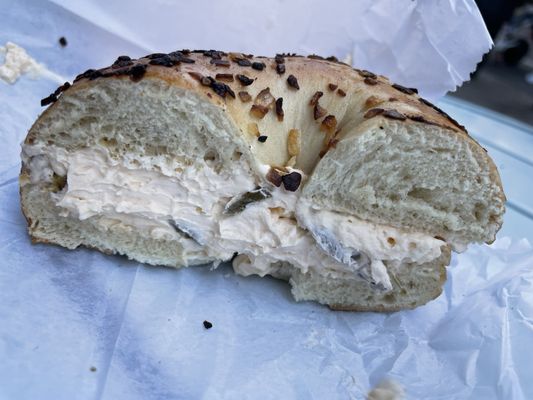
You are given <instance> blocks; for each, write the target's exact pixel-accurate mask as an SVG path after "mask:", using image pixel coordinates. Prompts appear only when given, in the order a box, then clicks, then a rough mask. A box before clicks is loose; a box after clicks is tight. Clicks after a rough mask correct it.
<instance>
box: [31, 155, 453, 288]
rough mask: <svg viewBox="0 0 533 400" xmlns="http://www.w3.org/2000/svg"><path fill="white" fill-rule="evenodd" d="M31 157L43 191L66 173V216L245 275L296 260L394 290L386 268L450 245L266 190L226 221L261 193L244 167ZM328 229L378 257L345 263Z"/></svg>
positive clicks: (60, 199)
mask: <svg viewBox="0 0 533 400" xmlns="http://www.w3.org/2000/svg"><path fill="white" fill-rule="evenodd" d="M23 159H24V160H25V162H26V163H27V164H28V165H29V168H30V170H31V175H30V178H31V181H32V182H34V183H35V182H38V181H51V179H52V177H53V175H54V174H56V175H60V176H65V174H66V176H67V185H66V186H65V188H64V189H63V190H62V191H60V192H58V193H54V194H52V198H53V200H54V201H55V204H56V205H57V206H58V207H60V208H61V215H63V216H70V217H73V218H79V219H80V220H85V219H88V218H92V219H93V220H94V221H95V223H96V224H97V225H98V226H99V228H100V229H102V230H107V229H110V228H111V227H113V226H115V225H117V224H119V225H121V227H125V228H126V229H129V230H135V231H136V232H139V234H141V235H144V236H146V237H152V238H156V239H166V240H177V241H180V242H181V243H182V244H184V248H185V250H186V251H188V250H190V251H194V252H195V253H196V254H197V253H198V251H203V252H205V255H206V256H207V257H212V258H216V259H220V260H228V259H230V258H231V257H232V256H233V255H234V253H239V254H240V255H239V256H238V257H236V258H235V259H234V261H233V266H234V269H235V271H236V272H237V273H239V274H241V275H251V274H257V275H260V276H264V275H268V274H275V273H276V272H277V270H278V269H279V265H280V264H281V263H282V262H288V263H290V264H292V265H294V266H295V267H296V268H299V269H300V270H301V271H302V272H304V273H306V272H308V271H313V272H315V273H319V274H323V275H329V276H332V277H341V276H344V277H346V276H353V275H354V274H358V275H363V276H366V275H368V273H367V272H365V271H366V270H369V271H370V272H369V274H370V278H371V281H374V282H375V283H378V284H380V286H381V287H383V288H385V289H392V284H391V282H390V279H389V276H388V273H387V269H386V267H385V265H384V264H383V261H384V260H387V261H397V262H398V263H400V262H402V261H412V262H426V261H430V260H433V259H435V258H437V257H438V256H439V255H440V246H441V245H442V244H444V242H442V241H440V240H438V239H434V238H432V237H429V236H427V235H423V234H419V233H408V232H403V231H400V230H398V229H395V228H392V227H387V226H379V225H376V224H372V223H370V222H365V221H361V220H357V219H355V218H353V217H351V216H348V215H343V214H339V213H335V212H332V211H325V210H317V209H314V208H313V207H312V206H311V204H310V203H308V202H307V201H304V200H303V199H301V198H300V192H299V191H296V192H289V191H286V190H284V189H283V188H276V187H273V186H272V187H268V188H265V190H267V191H268V193H269V196H268V197H266V198H265V199H263V200H259V201H255V202H252V203H250V204H248V205H247V206H246V207H245V208H244V209H243V210H242V211H240V212H236V213H235V214H233V215H226V214H225V213H224V207H225V206H226V204H227V203H228V202H229V201H230V200H231V199H233V198H234V197H235V196H239V195H241V194H242V193H247V192H250V191H252V190H253V189H255V188H256V183H255V179H254V178H253V174H252V172H251V170H250V169H249V168H248V167H247V166H246V165H245V164H244V162H243V163H242V164H234V166H233V169H232V170H231V171H227V170H222V171H219V172H217V171H215V170H214V169H213V168H211V167H210V166H209V165H208V164H207V162H205V161H204V160H199V161H197V162H195V163H194V164H192V165H188V166H186V167H185V166H184V165H183V164H182V163H180V162H178V161H176V160H172V159H168V158H165V157H162V156H159V157H146V156H145V157H135V158H131V157H130V158H128V159H125V160H121V161H117V160H115V159H113V158H111V157H110V156H109V154H108V151H107V149H106V148H105V147H101V146H95V147H92V148H85V149H81V150H78V151H74V152H66V151H65V150H64V149H62V148H59V147H55V146H42V145H24V146H23ZM264 169H265V170H266V169H268V167H267V166H265V167H264ZM303 179H304V180H305V176H304V177H303ZM319 231H320V232H323V233H324V234H325V235H326V236H327V235H329V236H331V237H333V238H335V240H337V241H338V242H339V245H338V246H340V248H341V250H342V251H345V252H347V254H349V255H352V254H353V253H354V252H361V253H362V254H363V255H364V254H367V255H372V258H371V259H370V260H368V259H365V257H359V258H358V259H354V260H353V262H343V259H342V257H340V258H339V257H335V256H333V257H332V254H331V252H328V251H325V250H324V247H323V246H322V247H321V246H319V245H317V235H316V233H317V232H319ZM326 236H324V237H326ZM352 258H353V257H352Z"/></svg>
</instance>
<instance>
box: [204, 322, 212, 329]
mask: <svg viewBox="0 0 533 400" xmlns="http://www.w3.org/2000/svg"><path fill="white" fill-rule="evenodd" d="M212 327H213V324H212V323H211V322H209V321H204V328H205V329H211V328H212Z"/></svg>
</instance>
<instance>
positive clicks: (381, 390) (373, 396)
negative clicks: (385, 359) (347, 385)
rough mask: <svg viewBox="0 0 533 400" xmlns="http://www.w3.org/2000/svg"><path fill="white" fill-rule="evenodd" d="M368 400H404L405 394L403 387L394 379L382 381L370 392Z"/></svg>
mask: <svg viewBox="0 0 533 400" xmlns="http://www.w3.org/2000/svg"><path fill="white" fill-rule="evenodd" d="M366 398H367V400H403V399H405V393H404V391H403V388H402V386H401V385H400V384H399V383H398V382H396V381H393V380H392V379H385V380H382V381H381V382H380V383H378V384H377V385H376V387H374V389H372V390H371V391H370V392H368V395H367V397H366Z"/></svg>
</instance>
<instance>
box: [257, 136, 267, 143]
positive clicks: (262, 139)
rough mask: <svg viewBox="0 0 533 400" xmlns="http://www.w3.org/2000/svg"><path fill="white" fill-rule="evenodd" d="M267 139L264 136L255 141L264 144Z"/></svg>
mask: <svg viewBox="0 0 533 400" xmlns="http://www.w3.org/2000/svg"><path fill="white" fill-rule="evenodd" d="M267 139H268V136H265V135H261V136H259V137H258V138H257V140H259V141H260V142H261V143H265V142H266V141H267Z"/></svg>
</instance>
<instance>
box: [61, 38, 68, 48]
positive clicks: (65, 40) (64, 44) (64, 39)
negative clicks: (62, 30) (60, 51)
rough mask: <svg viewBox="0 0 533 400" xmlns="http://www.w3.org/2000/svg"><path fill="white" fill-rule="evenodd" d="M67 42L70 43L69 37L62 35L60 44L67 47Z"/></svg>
mask: <svg viewBox="0 0 533 400" xmlns="http://www.w3.org/2000/svg"><path fill="white" fill-rule="evenodd" d="M67 44H68V43H67V39H66V38H65V36H61V37H60V38H59V45H60V46H61V47H66V46H67Z"/></svg>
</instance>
